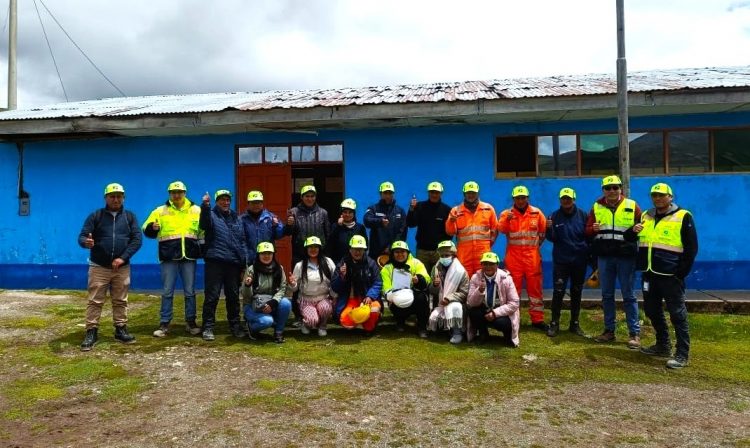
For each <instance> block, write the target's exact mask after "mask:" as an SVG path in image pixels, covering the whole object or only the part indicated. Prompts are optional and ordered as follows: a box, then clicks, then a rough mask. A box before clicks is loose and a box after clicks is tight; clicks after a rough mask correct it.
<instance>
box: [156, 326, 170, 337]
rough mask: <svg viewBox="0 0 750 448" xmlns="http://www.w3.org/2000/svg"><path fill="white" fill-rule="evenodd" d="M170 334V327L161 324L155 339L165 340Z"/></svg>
mask: <svg viewBox="0 0 750 448" xmlns="http://www.w3.org/2000/svg"><path fill="white" fill-rule="evenodd" d="M167 333H169V325H165V324H161V325H159V328H158V329H157V330H155V331H154V337H155V338H163V337H164V336H166V335H167Z"/></svg>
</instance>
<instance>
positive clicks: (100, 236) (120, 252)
mask: <svg viewBox="0 0 750 448" xmlns="http://www.w3.org/2000/svg"><path fill="white" fill-rule="evenodd" d="M89 234H91V235H92V237H93V238H94V247H92V248H91V254H90V255H89V260H91V261H92V262H93V263H96V264H97V265H99V266H102V267H110V266H111V265H112V261H113V260H114V259H115V258H121V259H123V260H124V261H125V264H128V263H130V258H131V257H132V256H133V255H135V253H136V252H138V249H140V248H141V244H142V236H141V229H140V227H139V226H138V219H137V218H136V217H135V214H134V213H133V212H131V211H129V210H125V209H121V210H120V211H119V212H117V213H116V214H115V215H112V213H110V211H109V210H107V209H106V208H101V209H99V210H97V211H95V212H93V213H91V214H90V215H89V216H88V217H87V218H86V220H85V221H84V222H83V227H82V228H81V232H80V233H79V234H78V245H79V246H81V247H84V248H85V247H86V246H85V242H86V238H87V237H88V235H89Z"/></svg>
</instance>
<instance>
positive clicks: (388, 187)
mask: <svg viewBox="0 0 750 448" xmlns="http://www.w3.org/2000/svg"><path fill="white" fill-rule="evenodd" d="M384 191H391V192H393V193H395V192H396V188H395V187H394V186H393V184H392V183H390V182H383V183H382V184H380V192H381V193H382V192H384Z"/></svg>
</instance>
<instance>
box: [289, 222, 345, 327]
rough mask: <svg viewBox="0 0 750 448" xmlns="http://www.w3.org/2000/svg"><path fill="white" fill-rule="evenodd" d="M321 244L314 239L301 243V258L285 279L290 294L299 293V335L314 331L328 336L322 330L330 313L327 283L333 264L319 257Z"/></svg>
mask: <svg viewBox="0 0 750 448" xmlns="http://www.w3.org/2000/svg"><path fill="white" fill-rule="evenodd" d="M321 246H322V242H321V241H320V238H318V237H317V236H309V237H307V239H305V257H304V258H303V259H302V261H300V262H299V263H297V264H296V265H295V266H294V272H293V273H292V276H291V277H289V286H290V288H291V290H292V291H293V292H297V291H299V310H300V314H302V327H300V331H301V332H302V334H310V329H312V328H317V329H318V336H320V337H325V336H326V335H327V334H328V331H327V330H326V327H327V325H328V320H329V319H330V318H331V314H332V313H333V300H332V298H331V279H332V278H333V273H334V272H335V271H336V265H335V264H333V260H331V259H330V258H328V257H325V256H323V254H321V253H320V248H321Z"/></svg>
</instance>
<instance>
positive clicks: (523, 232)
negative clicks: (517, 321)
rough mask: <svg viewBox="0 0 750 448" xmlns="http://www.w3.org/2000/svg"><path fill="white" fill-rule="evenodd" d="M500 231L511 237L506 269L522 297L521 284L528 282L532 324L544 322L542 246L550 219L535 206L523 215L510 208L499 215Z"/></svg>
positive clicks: (527, 288) (507, 251)
mask: <svg viewBox="0 0 750 448" xmlns="http://www.w3.org/2000/svg"><path fill="white" fill-rule="evenodd" d="M497 230H498V232H500V233H502V234H505V236H506V237H507V238H508V247H507V249H506V251H505V268H506V269H507V270H508V271H510V275H511V277H513V283H514V284H515V285H516V291H517V292H518V296H519V297H521V285H522V281H523V279H524V278H525V279H526V294H528V296H529V316H530V317H531V323H532V324H536V323H543V322H544V300H543V295H542V255H541V254H540V252H539V246H541V245H542V243H543V242H544V234H545V232H546V231H547V219H546V218H545V217H544V213H542V211H541V210H539V209H538V208H536V207H534V206H531V205H529V206H528V207H527V208H526V212H525V213H523V214H522V213H521V212H520V211H519V210H518V209H517V208H515V207H511V208H509V209H507V210H503V212H502V213H501V214H500V218H499V219H498V224H497Z"/></svg>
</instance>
